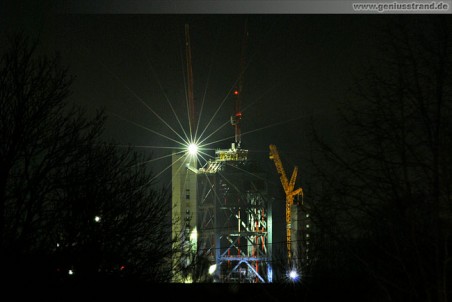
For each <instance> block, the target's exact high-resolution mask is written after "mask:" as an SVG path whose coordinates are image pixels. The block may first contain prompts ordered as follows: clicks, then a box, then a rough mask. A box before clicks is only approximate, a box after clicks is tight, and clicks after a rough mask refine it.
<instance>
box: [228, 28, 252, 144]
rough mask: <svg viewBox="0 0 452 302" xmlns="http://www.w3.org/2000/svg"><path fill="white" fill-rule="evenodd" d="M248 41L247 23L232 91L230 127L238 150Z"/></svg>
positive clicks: (240, 141)
mask: <svg viewBox="0 0 452 302" xmlns="http://www.w3.org/2000/svg"><path fill="white" fill-rule="evenodd" d="M247 41H248V29H247V22H245V30H244V33H243V38H242V50H241V55H240V73H239V79H238V81H237V85H236V88H235V90H234V97H235V105H234V115H233V116H231V125H233V126H234V142H235V146H236V147H237V148H239V149H240V145H241V143H242V137H241V136H242V135H241V129H240V121H241V119H242V112H241V111H240V105H241V104H240V103H241V94H242V89H243V75H244V73H245V53H246V45H247Z"/></svg>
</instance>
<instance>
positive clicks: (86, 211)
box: [0, 34, 171, 292]
mask: <svg viewBox="0 0 452 302" xmlns="http://www.w3.org/2000/svg"><path fill="white" fill-rule="evenodd" d="M8 41H9V43H10V44H9V45H8V49H7V50H6V51H4V52H3V54H2V55H1V58H0V108H1V110H0V142H1V143H0V259H2V265H1V269H0V274H1V277H2V280H5V281H2V282H6V286H5V287H4V286H2V287H4V288H8V286H13V287H14V288H19V289H20V288H22V289H23V288H26V287H25V286H26V285H30V286H33V285H39V284H40V283H43V284H44V283H49V284H50V283H51V284H54V285H57V284H59V283H62V282H86V283H88V282H90V281H102V280H119V279H121V278H122V279H124V278H127V279H133V280H140V281H147V282H167V281H169V280H170V278H171V267H170V264H171V262H170V261H169V260H170V255H171V253H170V249H171V235H170V234H169V233H168V230H171V225H170V222H169V220H168V219H165V217H168V214H169V213H168V209H169V207H168V204H169V203H170V199H169V196H168V194H167V192H166V191H165V190H163V189H157V188H156V185H155V184H154V183H153V182H152V181H151V180H152V177H153V174H152V171H149V169H148V168H147V166H146V165H145V164H142V163H143V162H145V161H146V160H148V158H145V157H144V156H143V155H142V154H139V153H136V152H134V151H132V150H131V149H126V150H124V148H122V149H118V148H117V147H115V146H114V143H113V142H106V141H104V140H103V139H102V131H103V128H104V121H105V118H106V117H105V115H104V113H103V112H102V111H99V112H98V113H97V114H96V115H95V116H93V117H92V118H88V117H87V114H86V112H85V111H84V110H83V108H79V107H76V106H72V105H70V104H69V102H68V101H67V97H68V96H69V95H70V93H71V91H70V87H71V83H72V81H73V78H72V77H71V76H70V75H69V73H68V70H67V69H65V68H64V67H63V66H62V65H61V63H60V61H59V58H58V55H55V56H44V55H39V43H38V41H31V40H30V39H29V38H27V37H25V35H24V34H16V35H12V36H10V37H9V40H8ZM4 285H5V284H4ZM19 292H20V291H19Z"/></svg>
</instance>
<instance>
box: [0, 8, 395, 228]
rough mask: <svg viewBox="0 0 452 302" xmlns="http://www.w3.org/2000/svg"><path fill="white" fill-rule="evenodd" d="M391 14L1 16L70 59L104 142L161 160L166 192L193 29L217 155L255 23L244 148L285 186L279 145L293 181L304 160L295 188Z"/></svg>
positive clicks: (204, 121)
mask: <svg viewBox="0 0 452 302" xmlns="http://www.w3.org/2000/svg"><path fill="white" fill-rule="evenodd" d="M3 11H5V10H3ZM393 17H394V16H382V15H380V16H369V15H367V16H366V15H322V14H301V15H299V14H294V15H277V14H236V15H234V14H198V15H189V14H98V13H96V14H75V13H74V14H71V13H69V14H60V13H56V12H54V11H52V10H48V9H46V7H45V6H44V5H42V6H39V5H36V4H35V5H31V6H29V7H27V6H23V7H21V8H19V9H18V8H17V7H16V9H15V11H14V14H4V17H2V19H1V20H2V28H3V29H4V32H6V33H12V32H16V31H17V30H23V31H24V32H25V33H27V34H28V35H29V36H31V37H33V38H37V39H39V41H40V43H41V44H40V45H41V48H40V50H41V51H43V52H44V53H49V54H52V53H54V52H58V53H59V54H60V55H61V58H62V60H63V62H64V64H65V65H67V66H68V67H69V72H70V74H72V75H74V76H75V81H74V84H73V86H72V92H73V93H72V95H71V96H70V102H73V103H75V104H79V105H81V106H82V107H83V108H85V109H86V110H87V113H88V114H94V112H95V111H96V110H97V109H104V110H105V111H106V113H107V115H108V120H107V124H106V129H105V138H106V139H107V140H108V141H112V142H113V143H114V144H117V145H118V146H124V147H126V146H128V145H132V146H135V149H136V150H137V151H139V152H146V153H147V154H152V156H153V158H154V159H155V161H152V162H150V163H149V165H150V167H151V169H152V170H153V171H155V174H156V180H157V184H158V185H161V186H165V187H167V186H168V185H169V184H170V177H171V169H167V168H168V167H169V166H170V164H171V157H170V155H171V151H172V150H173V149H174V147H180V146H178V144H177V143H176V142H174V140H176V141H181V139H180V138H179V135H181V136H185V135H184V132H183V130H182V128H183V129H184V131H186V132H187V131H188V115H187V107H186V96H185V82H184V81H185V80H186V79H185V43H184V39H185V36H184V29H185V24H189V26H190V39H191V52H192V66H193V74H194V96H195V108H196V111H197V115H198V117H200V119H199V120H200V124H199V130H198V133H201V132H204V134H203V137H206V136H208V135H210V134H212V133H213V134H212V135H211V137H209V139H208V140H206V142H205V143H210V145H209V146H208V148H209V149H204V151H205V152H206V153H208V155H209V156H211V157H212V156H214V149H218V148H220V149H227V148H229V147H230V146H231V143H232V142H233V140H234V128H233V127H232V126H231V125H230V123H229V119H230V116H231V115H232V114H233V113H234V99H233V97H232V91H233V89H234V87H235V86H234V85H235V83H236V82H237V80H238V76H239V73H240V60H241V48H242V38H243V33H244V28H245V23H247V29H248V39H247V44H246V55H245V58H244V59H245V62H246V66H245V72H244V78H243V91H242V94H241V95H242V103H241V109H242V113H243V118H242V122H241V129H242V147H243V148H244V149H248V150H249V152H250V158H251V159H255V160H257V161H258V162H259V163H260V164H261V165H262V166H263V167H264V169H266V171H268V173H269V175H270V178H273V180H272V181H273V185H274V186H278V187H279V186H280V184H279V180H278V176H277V173H276V170H275V167H274V163H273V162H272V161H271V160H269V158H268V153H269V149H268V146H269V144H275V145H276V146H277V147H278V150H279V152H280V154H281V157H282V160H283V163H284V165H285V169H286V172H287V174H288V175H289V177H290V174H291V172H292V169H293V166H294V165H298V167H299V173H298V175H299V176H298V181H297V183H298V186H304V185H305V183H306V181H307V180H308V179H309V175H310V167H309V157H310V156H311V154H310V153H311V149H312V146H311V145H310V141H309V132H310V131H311V128H312V127H315V129H317V130H318V131H320V133H321V134H322V135H323V136H325V137H326V138H327V139H329V140H334V139H336V138H337V137H339V135H340V131H341V130H340V127H338V122H337V110H338V108H340V106H341V103H343V102H344V101H347V98H348V97H349V95H348V92H349V90H350V88H351V86H352V84H353V80H354V77H356V76H359V75H360V74H361V73H362V71H363V70H365V69H366V66H367V64H368V62H369V60H370V58H372V56H373V54H374V53H375V46H376V45H377V44H378V39H377V36H378V34H379V33H380V29H381V26H382V25H384V24H385V23H386V22H388V21H389V20H390V19H391V18H393ZM3 38H4V36H2V39H3ZM176 117H177V118H176ZM177 119H179V121H180V122H178V121H177ZM221 126H223V127H221ZM219 127H221V128H219ZM149 129H150V131H149ZM172 129H173V130H174V131H173V130H172ZM198 136H199V135H198ZM205 158H207V157H205ZM202 162H204V161H202ZM201 164H202V163H201ZM281 198H283V196H281ZM281 206H283V204H282V203H281ZM281 223H283V215H281Z"/></svg>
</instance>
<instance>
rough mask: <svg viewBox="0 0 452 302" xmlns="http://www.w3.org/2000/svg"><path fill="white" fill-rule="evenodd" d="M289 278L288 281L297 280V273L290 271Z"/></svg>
mask: <svg viewBox="0 0 452 302" xmlns="http://www.w3.org/2000/svg"><path fill="white" fill-rule="evenodd" d="M289 277H290V279H292V280H296V279H297V278H298V273H297V272H296V271H294V270H292V271H290V273H289Z"/></svg>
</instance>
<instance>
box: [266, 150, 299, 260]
mask: <svg viewBox="0 0 452 302" xmlns="http://www.w3.org/2000/svg"><path fill="white" fill-rule="evenodd" d="M269 147H270V156H269V158H270V159H271V160H273V162H274V163H275V166H276V171H277V172H278V175H279V179H280V181H281V184H282V187H283V189H284V193H285V194H286V245H287V260H288V262H289V264H291V263H292V244H291V243H292V238H291V237H292V234H291V228H292V214H291V207H292V205H293V204H294V197H296V196H303V189H302V188H298V189H296V190H294V187H295V181H296V178H297V174H298V167H297V166H295V167H294V169H293V172H292V176H291V177H290V180H288V179H287V176H286V172H285V171H284V168H283V165H282V162H281V158H280V157H279V153H278V149H277V148H276V146H275V145H270V146H269Z"/></svg>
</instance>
